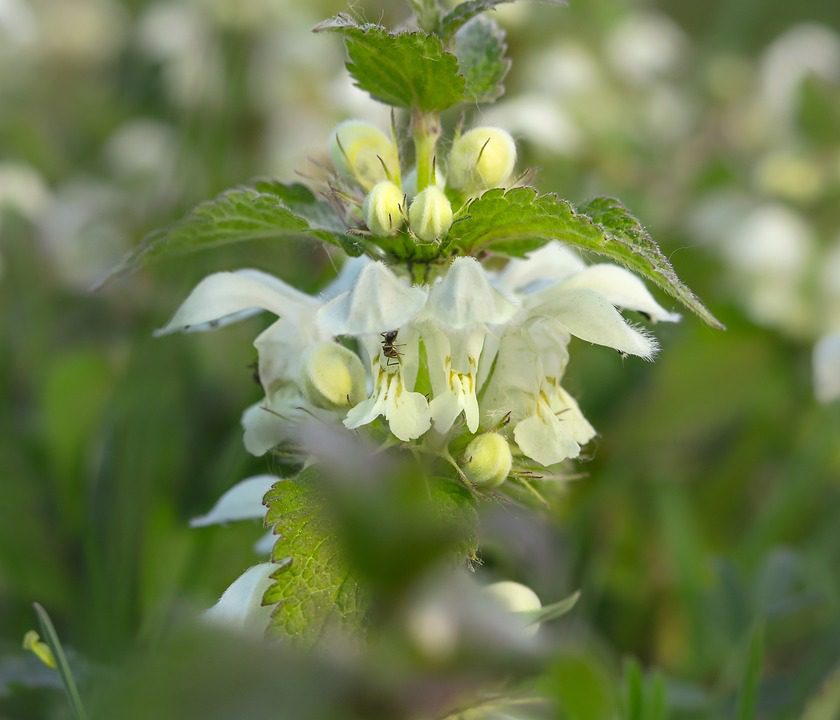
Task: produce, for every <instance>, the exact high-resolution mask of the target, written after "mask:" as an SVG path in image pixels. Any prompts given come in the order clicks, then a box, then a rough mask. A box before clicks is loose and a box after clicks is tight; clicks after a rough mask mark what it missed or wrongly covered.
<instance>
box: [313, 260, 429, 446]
mask: <svg viewBox="0 0 840 720" xmlns="http://www.w3.org/2000/svg"><path fill="white" fill-rule="evenodd" d="M426 297H427V293H426V290H424V289H422V288H417V287H412V286H411V285H410V284H409V283H408V282H407V281H405V280H402V279H400V278H398V277H397V276H396V275H394V273H392V272H391V271H390V270H389V269H388V268H387V267H386V266H385V265H384V264H382V263H379V262H377V263H371V264H369V265H367V266H366V267H365V268H364V269H363V270H362V272H361V273H360V274H359V277H358V280H357V282H356V285H355V286H354V287H353V288H352V289H351V290H348V291H346V292H343V293H341V294H340V295H338V296H337V297H336V298H334V299H333V300H331V301H330V302H328V303H327V304H326V305H324V307H323V308H321V310H320V311H319V312H318V322H319V323H320V325H321V326H322V327H323V328H325V329H326V330H328V331H329V332H330V333H332V334H334V335H354V336H357V337H358V338H359V341H360V343H361V344H362V346H363V348H364V350H365V351H366V354H367V356H368V358H369V366H370V369H371V377H372V378H373V390H372V393H371V395H370V396H369V397H368V398H366V399H365V400H363V401H362V402H361V403H359V404H358V405H356V406H355V407H353V408H352V409H351V410H350V411H349V412H348V413H347V417H346V418H345V419H344V425H345V426H346V427H348V428H358V427H361V426H362V425H367V424H368V423H370V422H373V421H374V420H375V419H376V418H377V417H379V416H380V415H382V416H384V417H385V420H386V421H387V422H388V427H389V428H390V430H391V432H392V433H393V434H394V435H396V436H397V437H398V438H399V439H400V440H403V441H404V442H407V441H410V440H414V439H416V438H418V437H420V436H421V435H423V433H425V432H426V431H427V430H428V429H429V426H430V425H431V415H430V412H429V404H428V401H427V400H426V396H425V395H423V394H422V393H418V392H413V387H414V382H415V379H416V378H417V371H418V368H419V348H418V338H417V334H416V332H415V331H414V330H413V329H412V326H411V323H412V321H413V320H414V319H415V317H416V316H417V315H418V314H419V313H420V311H421V310H422V309H423V306H424V305H425V303H426ZM393 330H397V331H398V336H397V337H398V343H399V345H400V346H401V347H399V348H397V349H396V351H397V353H398V356H397V357H396V358H389V357H386V356H385V355H384V354H383V353H382V347H381V344H380V343H381V341H382V333H387V332H389V331H393Z"/></svg>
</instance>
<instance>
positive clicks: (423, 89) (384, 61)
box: [315, 14, 464, 112]
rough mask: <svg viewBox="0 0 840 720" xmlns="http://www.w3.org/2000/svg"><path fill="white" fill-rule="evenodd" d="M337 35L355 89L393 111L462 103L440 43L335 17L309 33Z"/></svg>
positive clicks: (453, 67) (451, 59) (460, 85)
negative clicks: (354, 82) (343, 44)
mask: <svg viewBox="0 0 840 720" xmlns="http://www.w3.org/2000/svg"><path fill="white" fill-rule="evenodd" d="M315 30H316V32H319V31H330V32H338V33H341V34H342V35H343V36H344V40H345V44H346V46H347V55H348V58H349V60H348V62H347V69H348V71H349V72H350V75H352V76H353V79H354V80H355V81H356V85H357V86H358V87H359V88H361V89H362V90H365V91H366V92H368V93H370V95H371V96H372V97H373V98H375V99H376V100H379V101H380V102H383V103H386V104H387V105H393V106H395V107H404V108H419V109H420V110H423V111H424V112H435V111H441V110H446V109H447V108H449V107H452V106H453V105H457V104H458V103H460V102H461V101H462V100H463V99H464V78H463V77H461V75H459V74H458V59H457V58H456V57H455V56H454V55H453V54H452V53H449V52H447V51H446V50H445V49H444V47H443V43H442V42H441V40H440V38H438V37H437V36H435V35H428V34H426V33H422V32H400V33H391V32H388V31H387V30H386V29H385V28H383V27H382V26H380V25H373V24H364V25H360V24H358V23H357V22H356V21H355V20H354V19H353V18H351V17H350V16H348V15H344V14H339V15H337V16H336V17H334V18H332V19H330V20H327V21H325V22H323V23H321V24H320V25H318V26H317V27H316V28H315Z"/></svg>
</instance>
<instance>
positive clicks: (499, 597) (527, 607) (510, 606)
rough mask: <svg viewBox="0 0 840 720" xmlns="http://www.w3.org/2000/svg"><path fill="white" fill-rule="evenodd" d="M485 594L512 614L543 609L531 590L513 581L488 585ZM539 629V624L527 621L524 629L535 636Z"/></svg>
mask: <svg viewBox="0 0 840 720" xmlns="http://www.w3.org/2000/svg"><path fill="white" fill-rule="evenodd" d="M484 592H486V593H487V594H488V595H490V596H491V597H492V598H493V599H494V600H496V601H497V602H498V603H499V604H500V605H501V606H502V607H503V608H505V610H509V611H510V612H512V613H527V612H533V611H534V610H539V609H540V608H541V607H542V603H541V602H540V599H539V597H538V596H537V594H536V593H535V592H534V591H533V590H531V588H529V587H528V586H527V585H522V584H521V583H517V582H512V581H511V580H505V581H503V582H497V583H492V584H491V585H487V586H486V587H485V588H484ZM539 628H540V624H539V623H536V622H532V623H528V622H527V621H526V623H525V628H524V629H525V633H526V634H528V635H531V636H533V635H536V634H537V630H539Z"/></svg>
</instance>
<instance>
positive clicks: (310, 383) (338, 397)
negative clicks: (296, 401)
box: [301, 340, 365, 410]
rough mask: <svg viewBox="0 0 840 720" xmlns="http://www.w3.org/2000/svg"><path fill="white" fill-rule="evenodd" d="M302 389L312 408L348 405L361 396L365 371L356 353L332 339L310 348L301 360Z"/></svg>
mask: <svg viewBox="0 0 840 720" xmlns="http://www.w3.org/2000/svg"><path fill="white" fill-rule="evenodd" d="M302 379H303V382H302V383H301V384H302V386H303V392H304V394H305V395H306V398H307V399H308V400H309V401H310V402H311V403H312V404H313V405H315V406H316V407H321V408H326V409H327V410H337V409H338V408H343V407H350V406H353V405H356V404H358V403H360V402H361V401H362V400H363V399H364V397H365V370H364V367H363V366H362V361H361V360H359V357H358V355H356V354H355V353H354V352H351V351H350V350H348V349H347V348H346V347H344V346H343V345H339V344H338V343H336V342H333V341H332V340H326V341H324V342H320V343H318V344H317V345H315V346H314V347H312V348H310V349H309V351H308V352H307V353H306V357H305V358H304V361H303V378H302Z"/></svg>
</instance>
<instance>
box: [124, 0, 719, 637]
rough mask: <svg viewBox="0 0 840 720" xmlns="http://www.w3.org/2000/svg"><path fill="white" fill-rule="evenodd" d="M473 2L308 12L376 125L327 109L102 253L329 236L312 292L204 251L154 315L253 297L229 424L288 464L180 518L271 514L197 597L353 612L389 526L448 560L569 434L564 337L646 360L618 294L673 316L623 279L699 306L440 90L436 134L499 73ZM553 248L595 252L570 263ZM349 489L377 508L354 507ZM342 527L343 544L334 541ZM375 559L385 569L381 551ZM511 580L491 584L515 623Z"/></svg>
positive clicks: (546, 477)
mask: <svg viewBox="0 0 840 720" xmlns="http://www.w3.org/2000/svg"><path fill="white" fill-rule="evenodd" d="M496 4H497V1H496V0H469V1H468V2H465V3H462V4H461V5H458V6H456V7H455V8H454V9H451V10H448V11H447V10H446V8H444V7H443V5H440V4H438V2H437V0H416V3H415V7H414V12H415V15H416V17H415V19H414V20H413V29H405V30H399V31H390V30H388V29H386V28H385V27H382V26H381V25H376V24H369V23H363V22H357V21H356V20H355V19H353V18H352V17H350V16H349V15H344V14H342V15H338V16H337V17H335V18H332V19H331V20H328V21H326V22H323V23H321V24H320V25H318V26H317V28H315V30H316V31H317V32H319V33H330V34H333V35H338V36H340V37H341V39H342V40H343V41H344V43H345V46H346V50H347V56H348V62H347V69H348V71H349V72H350V74H351V75H352V77H353V79H354V80H355V83H356V85H357V86H358V87H359V88H361V89H363V90H365V91H367V92H368V93H369V94H370V96H371V97H372V98H373V99H374V100H377V101H379V102H381V103H385V104H387V105H390V106H391V107H392V116H391V117H392V122H391V127H390V128H388V127H384V128H381V127H375V126H373V125H371V124H369V123H367V122H363V121H360V120H346V121H344V122H342V123H341V124H339V125H338V127H336V128H335V130H334V131H333V132H332V134H331V136H330V137H329V138H325V145H327V146H328V150H329V156H330V159H331V161H332V167H331V168H330V169H329V170H325V171H324V176H323V178H322V179H321V180H319V181H317V182H313V184H312V186H311V187H307V186H304V185H302V184H299V183H291V184H289V183H283V182H280V181H277V180H258V181H256V182H254V183H253V184H252V185H250V186H247V187H237V188H234V189H232V190H229V191H227V192H225V193H223V194H222V195H220V196H219V197H217V198H215V199H213V200H211V201H209V202H206V203H204V204H202V205H199V206H198V207H197V208H195V209H194V210H193V211H192V212H191V213H190V214H189V215H187V216H186V217H185V218H183V219H182V220H180V221H179V222H177V223H175V224H174V225H173V226H171V227H169V228H167V229H165V230H163V231H160V232H157V233H155V234H153V235H152V236H151V237H149V238H148V239H147V240H146V241H145V242H144V243H143V245H142V246H141V248H140V249H139V250H138V251H137V252H136V253H135V254H134V255H133V256H132V257H131V258H130V259H129V260H128V261H127V263H126V264H125V266H124V267H123V268H122V269H132V268H135V267H138V266H140V265H141V264H144V263H147V262H149V261H153V260H162V259H165V258H168V257H171V256H175V255H181V254H184V253H187V252H191V251H194V250H199V249H203V248H208V247H213V246H218V245H222V244H229V243H234V242H241V241H245V240H251V239H255V238H271V239H276V240H282V239H285V238H309V239H311V240H313V241H316V242H319V243H323V244H325V245H327V246H330V248H331V250H330V252H331V253H333V255H334V256H336V257H337V256H339V255H346V256H347V259H346V262H345V263H344V265H343V268H342V270H341V272H340V274H339V275H338V277H337V278H336V279H335V281H334V282H333V283H332V284H331V285H330V286H328V287H326V288H325V289H324V290H323V291H322V292H321V293H319V294H317V295H315V296H312V295H308V294H305V293H303V292H301V291H299V290H297V289H295V288H294V287H291V286H289V285H287V284H286V283H285V282H282V281H280V280H278V279H277V278H275V277H272V276H271V275H268V274H265V273H264V272H261V271H259V270H253V269H246V270H236V271H232V272H220V273H216V274H214V275H211V276H209V277H207V278H205V279H204V280H203V281H202V282H201V283H200V284H199V285H198V286H197V287H196V288H195V289H194V290H193V292H192V294H191V295H190V296H189V297H188V298H187V300H186V301H185V302H184V304H183V305H182V306H181V307H180V309H179V310H178V311H177V312H176V313H175V316H174V317H173V318H172V320H171V321H170V322H169V323H168V324H167V325H166V326H165V327H164V328H162V329H161V330H160V331H159V332H160V334H161V335H164V334H168V333H173V332H184V331H201V330H207V329H213V328H217V327H219V326H221V325H224V324H226V323H228V322H231V321H235V320H238V319H241V318H243V317H245V316H247V315H250V314H252V313H253V312H254V311H255V310H265V311H268V312H269V313H271V314H273V315H275V316H276V318H277V319H276V320H275V321H274V323H273V324H272V325H270V326H269V327H268V328H267V329H266V330H265V331H264V332H263V333H262V334H260V335H259V337H257V339H256V341H255V343H254V344H255V346H256V349H257V352H258V357H259V380H260V383H261V385H262V388H263V390H264V392H265V397H264V399H262V400H261V401H260V402H258V403H257V404H255V405H254V406H253V407H251V408H249V409H248V410H246V411H245V413H244V415H243V418H242V424H243V426H244V440H245V445H246V447H247V449H248V451H249V452H251V453H253V454H255V455H263V454H267V453H274V454H275V455H276V456H277V457H280V458H282V462H283V463H284V467H292V468H296V474H295V473H293V476H292V477H288V478H285V479H278V478H276V477H273V476H260V477H256V478H249V479H247V480H245V481H243V482H241V483H240V484H239V485H237V486H235V487H234V488H233V489H232V490H230V491H229V492H228V493H227V494H226V495H225V496H224V497H222V499H221V500H220V501H219V503H218V504H217V506H216V507H215V508H213V510H212V511H211V512H210V513H209V514H208V515H207V516H205V517H203V518H198V519H196V520H195V521H194V524H195V525H202V524H210V523H218V522H227V521H230V520H236V519H241V518H248V517H260V518H263V517H264V518H265V522H266V524H267V525H268V526H269V527H270V529H271V530H272V532H273V536H272V537H271V538H269V542H268V543H263V546H264V547H265V548H266V551H267V550H268V548H270V547H272V546H273V549H272V550H271V562H266V563H264V564H261V565H257V566H255V567H253V568H251V569H249V570H248V571H247V572H245V574H244V575H242V577H240V578H239V579H238V580H237V581H236V582H234V584H233V585H232V586H231V587H230V588H229V589H228V590H227V591H226V592H225V594H224V596H223V597H222V599H221V600H220V601H219V603H218V604H217V605H216V606H215V607H214V608H213V609H212V610H211V611H210V612H209V616H210V617H215V618H219V619H222V620H226V621H228V622H233V623H237V624H240V625H248V626H254V627H257V628H258V629H260V630H262V629H264V628H265V627H266V626H269V627H270V629H271V630H272V631H274V632H275V633H279V634H284V635H288V636H293V637H295V638H297V639H298V640H303V641H314V640H315V639H316V638H318V637H320V636H321V635H322V634H323V628H324V627H325V623H327V622H330V623H331V624H334V625H337V626H343V627H346V628H356V629H358V628H363V627H364V625H365V618H366V617H367V614H368V610H369V607H368V602H367V598H366V594H365V592H364V590H363V589H362V588H363V585H364V583H361V582H360V579H362V578H363V577H364V576H365V573H366V572H367V570H366V568H367V565H366V564H365V553H374V554H376V553H378V554H380V555H381V554H383V553H386V548H385V546H387V544H388V543H389V542H390V541H391V540H392V539H393V538H394V537H397V536H398V535H399V532H403V533H407V534H408V536H409V539H410V540H411V541H412V542H414V543H416V546H412V548H410V549H407V548H402V550H401V553H400V558H401V559H402V560H403V561H404V563H408V564H411V563H415V564H416V565H418V566H422V565H423V563H424V562H427V561H428V563H429V567H431V560H434V561H435V562H436V563H438V564H439V563H440V562H441V561H443V560H444V559H445V558H446V557H448V558H449V559H450V561H452V560H453V557H452V556H453V555H456V556H457V557H456V558H454V561H455V562H454V565H456V566H457V565H458V564H460V565H461V566H467V565H469V563H470V562H471V561H472V560H474V559H475V558H476V553H477V547H476V540H475V538H476V532H475V528H474V527H473V526H474V524H475V522H476V517H477V514H476V512H475V508H476V505H477V504H478V503H479V502H480V501H481V500H482V499H485V498H504V497H507V498H510V499H513V500H514V501H516V502H520V503H524V502H528V499H529V498H530V499H531V500H533V502H535V503H541V502H543V501H544V499H545V497H546V496H547V495H548V496H550V495H551V491H550V488H551V486H552V484H554V485H556V484H557V482H558V479H560V480H562V478H563V477H564V469H563V463H564V462H566V461H568V460H570V459H573V458H577V457H578V456H579V454H580V452H581V448H582V447H583V446H585V445H586V444H587V443H588V442H589V441H590V440H591V439H592V438H593V436H594V435H595V430H594V428H593V427H592V426H591V425H590V424H589V422H587V420H586V418H585V417H584V416H583V414H582V413H581V411H580V409H579V407H578V404H577V403H576V402H575V400H574V398H572V397H571V396H570V395H569V393H568V392H566V390H565V389H564V388H563V376H564V372H565V370H566V366H567V365H568V362H569V343H570V339H571V337H572V336H575V337H578V338H580V339H582V340H584V341H587V342H590V343H596V344H599V345H605V346H607V347H609V348H613V349H615V350H617V351H619V352H620V353H621V354H622V355H635V356H638V357H640V358H644V359H647V360H649V359H651V358H653V356H654V354H655V352H656V349H657V346H656V342H655V340H654V339H653V338H652V336H651V335H650V333H649V332H647V331H646V330H644V329H642V328H640V327H638V326H636V325H634V324H632V323H630V322H628V321H627V320H626V319H625V318H624V317H623V316H622V315H621V313H620V312H619V310H630V311H635V312H636V313H639V314H640V315H641V316H642V317H643V318H645V319H646V320H647V321H649V322H651V323H655V322H658V321H667V322H673V321H676V320H677V319H678V318H679V316H678V315H676V314H674V313H672V312H669V311H667V310H665V309H664V308H663V307H662V306H661V305H660V304H659V303H658V302H657V301H656V300H655V299H654V297H653V296H652V295H651V294H650V293H649V291H648V290H647V289H646V287H645V285H644V284H643V281H642V279H644V280H648V281H650V282H652V283H653V284H655V285H657V286H658V287H659V288H660V289H661V290H664V291H665V292H666V293H668V294H669V295H670V296H671V297H672V298H674V299H675V300H677V301H679V302H680V303H682V304H683V305H684V306H686V307H688V308H689V309H691V310H692V311H694V312H695V313H696V314H697V315H699V316H700V317H701V318H702V319H703V320H705V321H706V322H707V323H708V324H710V325H712V326H718V327H719V326H720V324H719V323H718V322H717V320H716V319H715V318H714V317H713V316H712V315H711V313H710V312H709V311H708V310H707V309H706V308H705V307H704V306H703V305H702V304H701V303H700V301H699V300H698V299H697V297H695V295H694V294H693V293H692V292H691V291H690V290H689V289H688V288H687V287H686V286H685V285H684V284H683V283H682V282H681V281H680V280H679V279H678V278H677V276H676V274H675V273H674V271H673V269H672V267H671V265H670V263H669V262H668V260H667V259H666V258H665V257H664V255H663V254H662V252H661V251H660V249H659V247H658V246H657V245H656V243H655V242H654V241H653V240H652V239H651V237H650V235H649V234H648V233H647V232H646V231H645V229H644V228H643V227H642V225H641V224H640V223H639V222H638V221H637V220H636V218H634V217H633V215H631V213H630V212H629V211H628V210H627V209H626V208H625V207H624V206H623V205H622V204H621V203H620V202H619V201H617V200H614V199H612V198H608V197H598V198H595V199H592V200H590V201H589V202H586V203H584V204H582V205H574V204H572V203H571V202H569V201H567V200H564V199H562V198H559V197H557V196H556V195H553V194H540V193H539V192H538V191H537V190H536V189H534V188H533V187H530V186H529V185H528V184H527V180H528V178H529V177H530V175H529V173H527V172H522V171H521V170H520V171H517V168H516V159H517V148H516V143H515V141H514V139H513V138H512V137H511V135H510V134H509V133H508V132H507V131H505V130H504V129H503V128H499V127H482V126H478V127H465V125H464V122H463V117H461V119H460V122H459V117H458V112H457V111H456V112H455V113H454V114H451V115H450V116H447V121H448V123H449V122H451V124H453V125H455V126H456V127H455V129H454V132H453V133H452V137H450V138H444V134H445V133H444V130H443V128H444V124H442V122H441V115H442V113H444V112H447V111H451V110H453V109H454V108H458V107H459V106H464V107H465V108H466V109H467V110H469V109H470V108H473V107H474V106H475V105H476V104H479V103H486V102H492V101H493V100H495V99H496V98H498V97H499V96H500V95H501V94H502V93H503V87H502V82H503V80H504V78H505V75H506V73H507V71H508V69H509V66H510V60H509V59H508V58H507V57H506V56H505V52H506V45H505V39H504V33H503V31H502V30H501V28H500V27H499V25H498V24H497V23H496V22H495V21H494V20H493V19H492V18H491V17H488V16H487V14H486V13H485V11H487V10H491V9H492V8H493V6H494V5H496ZM577 251H584V252H585V253H587V254H588V255H594V256H600V257H601V258H604V259H606V261H607V262H598V263H596V264H586V263H584V261H583V260H582V259H581V256H580V255H579V254H578V252H577ZM326 478H329V479H326ZM342 478H343V480H342ZM376 478H384V480H383V481H382V482H379V484H376V483H377V482H378V481H377V480H376ZM394 478H398V479H394ZM372 483H373V484H372ZM418 487H419V488H422V489H421V490H420V491H417V492H414V491H412V489H411V488H415V490H416V488H418ZM372 488H374V489H375V492H374V490H372ZM395 488H399V491H398V490H396V489H395ZM377 493H379V494H380V495H381V496H382V497H385V498H389V500H388V502H389V503H391V504H389V505H387V506H386V505H383V502H384V501H382V502H379V501H378V500H377V499H376V494H377ZM328 496H329V497H332V498H333V500H335V498H338V500H340V502H332V505H331V501H328V500H326V499H325V498H327V497H328ZM359 497H364V498H366V499H365V501H364V503H362V504H361V505H359V502H358V498H359ZM406 498H408V501H406ZM365 503H367V505H366V504H365ZM412 503H413V504H414V506H416V507H415V508H414V509H412V507H413V506H412ZM327 506H330V509H329V510H328V509H327ZM419 507H422V512H421V511H419V510H417V511H416V512H415V509H416V508H419ZM359 508H363V509H364V508H367V509H368V510H370V509H371V508H373V509H377V508H380V509H381V510H382V513H381V514H380V515H378V516H376V520H375V522H376V523H379V524H383V519H382V518H383V516H385V517H389V515H392V514H396V515H397V516H398V517H397V520H398V522H395V521H394V518H393V517H389V523H390V524H389V523H384V525H385V526H387V527H377V528H374V529H371V528H366V527H365V522H366V520H365V514H364V512H362V511H361V510H360V509H359ZM400 513H401V514H400ZM371 517H372V516H371ZM371 522H372V521H371ZM395 524H396V525H399V526H400V527H399V528H396V527H393V526H394V525H395ZM424 526H425V527H424ZM342 532H344V533H345V535H346V536H347V537H349V538H350V541H349V542H344V543H339V542H337V541H336V534H339V535H340V534H341V533H342ZM389 533H390V534H389ZM406 542H407V541H406ZM436 543H437V544H436ZM418 548H420V549H422V550H423V552H416V551H417V550H418ZM409 554H411V557H408V556H407V555H409ZM383 562H384V565H385V567H386V568H389V572H391V575H389V577H397V576H400V577H401V575H400V573H404V572H405V571H404V569H401V568H400V566H399V563H398V562H393V567H391V566H389V565H388V562H391V561H390V560H387V559H386V560H383ZM368 569H369V568H368ZM529 593H530V591H529V590H528V589H527V588H523V587H521V586H516V585H515V584H504V585H503V586H502V587H495V588H493V589H492V592H491V594H495V595H496V596H497V597H498V598H501V599H502V601H503V604H505V603H506V604H507V607H509V608H512V609H515V610H518V611H521V613H524V614H525V615H526V616H527V617H528V618H530V621H531V622H533V621H534V618H535V617H537V616H536V615H534V612H535V608H538V607H539V601H536V602H534V598H533V597H532V596H533V593H530V594H529ZM569 605H570V603H569V602H566V603H562V604H560V605H558V606H557V607H558V608H560V609H561V610H565V609H567V608H568V607H569ZM558 612H559V611H558ZM528 613H530V614H528ZM555 614H556V613H555ZM551 616H552V612H551V611H550V609H549V611H548V612H545V611H544V612H543V614H542V615H540V616H539V617H540V618H541V619H544V618H546V617H551Z"/></svg>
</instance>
